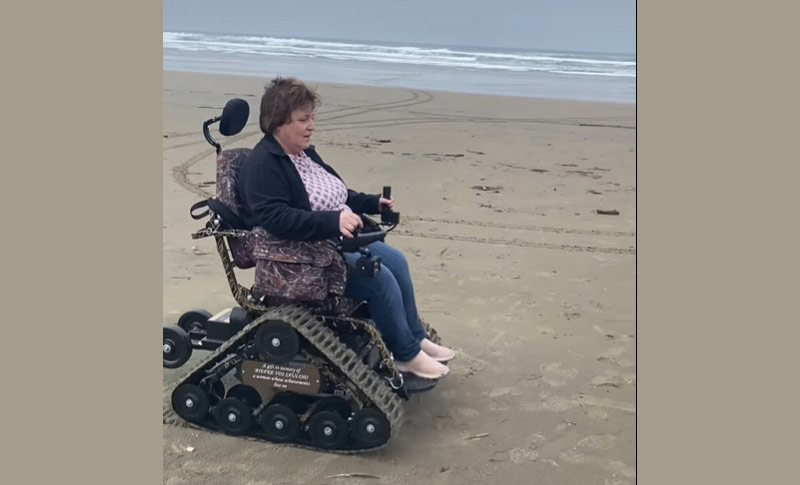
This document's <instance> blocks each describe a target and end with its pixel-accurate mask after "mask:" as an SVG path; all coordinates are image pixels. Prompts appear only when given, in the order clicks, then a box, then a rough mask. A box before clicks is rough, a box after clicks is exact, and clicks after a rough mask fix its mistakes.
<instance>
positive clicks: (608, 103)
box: [162, 69, 636, 109]
mask: <svg viewBox="0 0 800 485" xmlns="http://www.w3.org/2000/svg"><path fill="white" fill-rule="evenodd" d="M162 72H163V73H175V74H185V75H191V76H209V77H210V78H216V77H233V78H246V79H259V80H262V81H263V82H267V81H268V80H269V79H271V78H270V77H269V76H257V75H254V74H248V73H227V74H220V73H216V72H208V71H202V70H180V69H163V70H162ZM302 80H303V81H306V82H308V84H312V85H314V86H331V87H339V88H369V89H417V88H409V87H406V86H390V85H374V84H357V83H343V82H327V81H316V80H313V79H305V78H303V79H302ZM424 91H430V92H431V93H434V94H442V95H456V96H468V97H478V98H481V97H485V98H507V99H515V100H524V101H536V102H545V103H564V104H573V103H574V104H581V105H583V104H586V105H596V106H597V107H598V108H602V107H603V106H618V107H623V108H631V107H632V108H634V109H635V108H636V101H633V102H622V101H597V100H584V99H569V98H555V97H539V96H519V95H512V94H492V93H482V92H471V91H470V92H467V91H450V90H446V89H427V88H426V89H424Z"/></svg>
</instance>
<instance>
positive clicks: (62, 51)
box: [0, 0, 168, 485]
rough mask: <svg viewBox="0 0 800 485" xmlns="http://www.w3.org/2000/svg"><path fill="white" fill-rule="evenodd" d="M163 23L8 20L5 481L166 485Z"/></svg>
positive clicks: (91, 8) (125, 8)
mask: <svg viewBox="0 0 800 485" xmlns="http://www.w3.org/2000/svg"><path fill="white" fill-rule="evenodd" d="M167 1H168V0H167ZM161 16H162V10H161V3H160V2H158V3H155V2H102V1H87V0H76V1H69V2H45V3H42V2H35V3H34V2H31V3H15V4H14V5H13V6H11V5H6V6H5V7H4V8H3V13H2V15H0V17H2V21H1V22H2V28H0V36H2V38H1V39H0V45H2V49H3V54H2V59H3V68H2V72H3V74H2V79H3V81H2V88H0V92H2V94H3V104H2V106H3V109H2V112H1V113H2V118H3V126H2V128H3V130H2V133H3V135H2V138H1V139H2V143H3V151H4V152H5V153H4V157H3V159H4V163H3V173H2V175H0V179H2V180H3V182H4V183H3V189H2V193H3V209H4V210H3V214H4V215H5V217H4V218H3V219H4V221H3V229H2V232H3V236H4V237H3V249H4V251H3V261H4V265H3V270H2V272H3V274H4V276H5V278H4V279H5V280H6V282H5V285H4V286H3V288H4V290H3V293H4V298H3V313H4V318H3V322H2V325H3V331H2V334H3V335H2V349H3V350H2V359H3V364H4V365H3V375H4V376H7V377H9V378H10V379H9V380H8V381H6V382H4V383H3V384H2V389H3V391H2V392H1V393H0V396H2V398H1V400H2V402H3V405H2V411H3V412H2V419H3V423H4V426H3V431H2V436H3V441H4V442H5V446H4V451H3V455H4V457H3V460H2V463H3V465H2V472H0V476H2V477H3V478H2V479H0V481H2V482H3V483H14V484H46V483H65V484H66V483H70V484H71V483H78V484H138V485H141V484H155V483H160V482H161V474H162V471H161V470H162V466H161V454H162V451H161V447H162V446H161V442H162V439H161V367H160V366H159V365H158V358H157V349H158V345H159V344H158V334H159V333H160V332H158V327H157V326H154V325H155V324H156V323H157V322H159V321H160V320H161V318H162V311H161V301H162V295H161V293H162V292H161V258H162V255H161V218H162V215H161V214H162V211H161V194H162V190H161V124H162V123H161V119H162V118H161V26H162V21H161ZM9 152H10V153H9Z"/></svg>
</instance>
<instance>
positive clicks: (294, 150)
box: [275, 107, 314, 155]
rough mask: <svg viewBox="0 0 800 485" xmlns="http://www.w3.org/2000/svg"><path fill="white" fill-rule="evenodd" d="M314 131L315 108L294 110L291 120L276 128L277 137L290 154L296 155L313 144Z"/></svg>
mask: <svg viewBox="0 0 800 485" xmlns="http://www.w3.org/2000/svg"><path fill="white" fill-rule="evenodd" d="M312 133H314V108H313V107H310V108H305V109H296V110H294V111H292V116H291V120H290V121H289V122H288V123H286V124H284V125H281V126H279V127H278V128H277V129H276V130H275V138H276V139H277V140H278V142H279V143H280V144H281V146H282V147H283V149H284V150H286V152H287V153H289V154H290V155H296V154H298V153H300V152H301V151H303V150H305V149H306V148H308V147H309V146H311V134H312Z"/></svg>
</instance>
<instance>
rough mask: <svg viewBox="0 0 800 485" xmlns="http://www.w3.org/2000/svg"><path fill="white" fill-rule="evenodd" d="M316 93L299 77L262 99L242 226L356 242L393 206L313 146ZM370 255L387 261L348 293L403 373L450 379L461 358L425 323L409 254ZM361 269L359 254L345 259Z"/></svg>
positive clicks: (377, 245) (275, 85) (246, 174)
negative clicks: (366, 223)
mask: <svg viewBox="0 0 800 485" xmlns="http://www.w3.org/2000/svg"><path fill="white" fill-rule="evenodd" d="M318 105H319V98H318V96H317V94H316V93H315V92H314V91H313V90H311V89H310V88H309V87H308V86H306V85H305V84H304V83H302V82H300V81H298V80H296V79H293V78H280V77H279V78H275V79H274V80H273V81H272V82H271V83H270V84H269V85H268V86H267V88H266V91H265V92H264V95H263V97H262V98H261V114H260V118H259V123H260V126H261V131H263V132H264V137H263V138H262V139H261V141H259V142H258V144H257V145H256V146H255V148H254V149H253V152H252V153H251V155H250V156H249V157H248V158H247V160H246V161H245V162H244V163H243V164H242V167H241V169H240V172H239V182H238V193H239V199H240V202H241V205H242V214H241V216H242V220H243V221H244V222H245V224H247V225H248V227H255V226H261V227H263V228H264V229H265V230H266V231H267V232H269V233H271V234H272V235H274V236H276V237H279V238H282V239H289V240H305V241H310V240H319V239H329V238H336V237H338V236H340V235H342V236H344V237H346V238H352V237H353V232H354V231H355V230H357V229H358V228H359V227H362V226H363V222H362V220H361V218H360V217H359V216H358V215H357V214H361V213H364V214H377V213H379V212H380V211H381V209H383V208H384V207H388V208H390V209H391V208H392V207H393V206H394V202H393V201H392V200H389V199H384V198H383V197H380V196H379V195H367V194H363V193H359V192H355V191H353V190H349V189H348V188H347V187H346V186H345V184H344V182H343V181H342V180H341V178H340V177H339V175H338V174H337V173H336V172H335V171H334V170H333V169H332V168H331V167H330V166H328V165H326V164H325V162H323V161H322V158H320V156H319V155H318V154H317V152H316V151H315V150H314V147H313V146H312V145H311V135H312V134H313V133H314V112H315V109H316V107H317V106H318ZM367 248H368V249H369V250H370V252H372V254H375V255H377V256H380V257H381V270H380V272H379V273H378V275H377V276H375V277H373V278H370V277H366V276H360V275H357V274H351V275H350V278H349V281H348V283H347V288H346V290H345V294H346V295H347V296H349V297H351V298H355V299H361V300H366V301H367V305H368V307H369V310H370V315H371V316H372V318H373V319H374V320H375V323H376V324H377V326H378V329H379V330H380V332H381V336H382V337H383V339H384V341H385V342H386V345H387V346H388V347H389V350H390V351H391V352H392V354H393V355H394V358H395V362H396V365H397V368H398V369H399V370H400V371H402V372H411V373H413V374H415V375H417V376H419V377H422V378H426V379H438V378H440V377H444V376H445V375H447V372H448V369H447V366H445V365H444V364H442V362H446V361H448V360H450V359H452V358H453V357H454V356H455V352H453V351H452V350H450V349H448V348H446V347H442V346H440V345H437V344H435V343H433V342H431V341H430V340H429V339H428V338H427V336H426V335H425V331H424V330H423V328H422V325H421V324H420V321H419V316H418V314H417V307H416V303H415V301H414V288H413V286H412V284H411V275H410V273H409V270H408V264H407V263H406V260H405V258H404V257H403V255H402V253H400V252H399V251H398V250H396V249H394V248H392V247H390V246H388V245H387V244H384V243H382V242H374V243H372V244H369V245H368V246H367ZM344 257H345V260H346V261H347V264H348V265H350V266H351V267H354V265H355V261H356V259H358V257H359V255H358V254H353V253H345V255H344Z"/></svg>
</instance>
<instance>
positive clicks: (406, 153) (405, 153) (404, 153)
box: [400, 152, 413, 155]
mask: <svg viewBox="0 0 800 485" xmlns="http://www.w3.org/2000/svg"><path fill="white" fill-rule="evenodd" d="M400 155H413V153H408V152H403V153H401V154H400Z"/></svg>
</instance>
